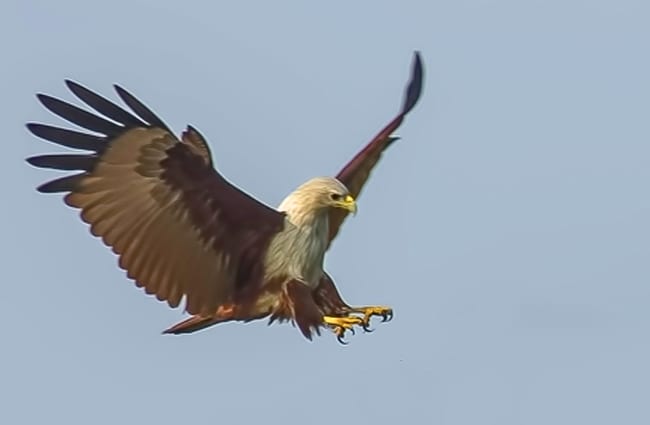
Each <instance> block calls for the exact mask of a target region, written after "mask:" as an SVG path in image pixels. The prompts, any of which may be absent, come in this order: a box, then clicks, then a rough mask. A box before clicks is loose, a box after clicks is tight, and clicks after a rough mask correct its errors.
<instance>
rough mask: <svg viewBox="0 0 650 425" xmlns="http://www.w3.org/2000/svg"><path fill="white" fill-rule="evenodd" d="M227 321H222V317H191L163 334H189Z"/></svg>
mask: <svg viewBox="0 0 650 425" xmlns="http://www.w3.org/2000/svg"><path fill="white" fill-rule="evenodd" d="M228 320H229V319H224V318H223V317H214V316H207V317H206V316H192V317H190V318H189V319H186V320H183V321H182V322H180V323H177V324H175V325H174V326H172V327H171V328H169V329H166V330H164V331H163V334H174V335H180V334H189V333H192V332H196V331H200V330H201V329H205V328H208V327H210V326H212V325H216V324H217V323H222V322H227V321H228Z"/></svg>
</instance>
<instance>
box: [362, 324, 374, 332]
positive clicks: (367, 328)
mask: <svg viewBox="0 0 650 425" xmlns="http://www.w3.org/2000/svg"><path fill="white" fill-rule="evenodd" d="M362 328H363V330H364V331H365V332H368V333H370V332H374V331H375V330H374V329H370V323H368V324H364V325H363V326H362Z"/></svg>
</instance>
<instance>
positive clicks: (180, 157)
mask: <svg viewBox="0 0 650 425" xmlns="http://www.w3.org/2000/svg"><path fill="white" fill-rule="evenodd" d="M66 84H67V86H68V88H69V89H70V90H71V91H72V92H73V93H74V94H75V95H76V96H77V97H78V98H79V99H81V100H82V101H83V102H85V103H86V104H87V105H88V106H90V107H91V108H93V109H94V110H95V111H96V112H98V113H100V114H101V115H103V116H104V117H105V118H104V117H101V116H99V115H95V114H93V113H90V112H87V111H85V110H83V109H80V108H78V107H76V106H73V105H71V104H68V103H66V102H63V101H61V100H59V99H56V98H53V97H50V96H47V95H43V94H40V95H38V98H39V100H40V101H41V103H42V104H43V105H44V106H45V107H46V108H47V109H49V110H50V111H51V112H53V113H54V114H56V115H59V116H60V117H62V118H64V119H66V120H68V121H70V122H72V123H74V124H76V125H78V126H80V127H82V128H85V129H86V130H90V131H91V132H94V133H99V135H95V134H91V133H85V132H77V131H73V130H68V129H63V128H58V127H52V126H49V125H44V124H36V123H30V124H27V127H28V129H29V130H30V131H31V132H32V133H33V134H35V135H36V136H39V137H40V138H43V139H45V140H48V141H50V142H54V143H57V144H59V145H62V146H67V147H70V148H74V149H81V150H85V151H90V153H88V154H72V155H70V154H65V155H59V154H57V155H42V156H35V157H31V158H28V159H27V161H28V162H29V163H30V164H32V165H34V166H36V167H41V168H53V169H58V170H78V171H80V172H79V173H77V174H73V175H69V176H65V177H62V178H58V179H56V180H52V181H50V182H47V183H45V184H43V185H41V186H39V188H38V190H39V191H40V192H45V193H55V192H62V193H65V196H64V201H65V203H66V204H67V205H69V206H71V207H73V208H78V209H80V215H81V218H82V220H83V221H84V222H86V223H88V224H89V225H90V230H91V232H92V234H93V235H95V236H98V237H100V238H101V239H102V240H103V242H104V243H105V244H106V245H108V246H109V247H111V248H112V249H113V251H114V252H115V253H116V254H117V255H118V256H119V265H120V267H121V268H123V269H125V270H126V272H127V275H128V277H129V278H131V279H133V280H134V281H135V282H136V284H137V286H139V287H143V288H144V290H145V291H146V293H148V294H155V296H156V297H157V298H158V299H159V300H161V301H166V302H167V303H168V304H169V305H170V306H171V307H176V306H178V305H179V304H180V302H181V300H182V299H183V298H185V309H186V310H187V311H188V312H189V313H191V314H210V313H213V312H214V311H216V310H217V308H218V306H219V305H221V304H223V303H224V302H230V301H232V299H233V297H234V296H235V295H236V294H237V291H238V290H240V289H242V288H244V287H251V286H250V285H254V284H255V283H256V282H257V283H259V282H260V281H261V278H262V274H263V261H264V258H263V255H264V252H265V251H266V248H267V246H268V244H269V242H270V240H271V239H272V238H273V236H274V235H275V234H276V233H277V232H279V231H281V230H282V229H283V227H284V223H285V220H284V215H283V214H281V213H279V212H277V211H276V210H274V209H272V208H270V207H267V206H266V205H263V204H262V203H260V202H258V201H256V200H255V199H253V198H252V197H250V196H249V195H247V194H245V193H244V192H242V191H240V190H239V189H237V188H236V187H235V186H233V185H232V184H231V183H229V182H228V181H227V180H226V179H225V178H224V177H223V176H222V175H221V174H219V173H218V172H217V171H216V170H215V169H214V167H213V165H212V159H211V156H210V151H209V148H208V145H207V143H206V142H205V140H204V139H203V137H202V136H201V135H200V134H199V133H198V132H197V131H196V130H195V129H194V128H192V127H188V128H187V130H186V131H185V132H184V133H183V134H182V137H181V139H180V140H179V139H178V138H177V137H175V136H174V135H173V134H172V132H171V131H170V130H169V128H167V126H166V125H165V124H164V123H163V122H162V121H161V120H160V119H159V118H158V117H157V116H156V115H155V114H154V113H153V112H152V111H151V110H149V109H148V108H147V107H146V106H145V105H143V104H142V103H141V102H140V101H139V100H137V99H136V98H135V97H134V96H133V95H131V94H129V93H128V92H127V91H125V90H124V89H122V88H121V87H118V86H115V90H116V91H117V94H118V95H119V97H120V98H121V99H122V101H123V102H124V103H125V104H126V105H127V106H128V107H129V108H130V109H131V111H132V112H129V111H127V110H125V109H123V108H121V107H119V106H117V105H115V104H114V103H112V102H110V101H108V100H106V99H105V98H103V97H100V96H99V95H97V94H96V93H94V92H92V91H90V90H88V89H86V88H84V87H82V86H81V85H79V84H77V83H75V82H72V81H66Z"/></svg>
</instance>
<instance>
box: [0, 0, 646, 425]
mask: <svg viewBox="0 0 650 425" xmlns="http://www.w3.org/2000/svg"><path fill="white" fill-rule="evenodd" d="M228 3H230V4H228V5H223V4H222V2H209V1H202V2H198V1H197V2H180V1H161V0H155V1H154V0H150V1H144V0H139V1H133V0H130V1H122V0H113V1H105V2H89V1H81V0H79V1H70V0H59V1H55V2H53V1H49V0H42V1H33V0H32V1H17V0H4V1H3V2H2V5H1V6H0V51H1V52H2V57H3V65H2V67H1V70H0V75H2V78H1V79H0V93H2V97H1V100H0V105H1V108H2V124H3V132H4V133H3V145H2V146H3V155H2V158H0V165H1V170H2V171H1V173H2V179H1V180H0V181H1V184H2V193H3V197H4V202H3V207H2V208H1V214H2V220H0V226H1V229H0V231H1V234H2V238H1V240H0V250H1V254H2V255H1V256H0V258H2V260H1V261H2V269H3V276H2V281H3V283H2V293H3V296H2V307H1V308H0V321H1V323H2V324H3V330H2V342H1V343H0V347H1V349H0V405H1V406H2V408H0V423H5V424H43V423H62V424H64V423H65V424H100V425H101V424H115V423H124V424H130V423H135V424H137V423H141V424H144V423H155V424H179V423H188V424H191V423H216V424H221V423H223V424H226V423H227V424H234V425H236V424H251V423H285V424H314V425H320V424H332V423H337V422H339V421H344V422H345V423H353V424H370V423H399V424H402V423H404V424H406V423H423V424H424V423H426V424H444V425H456V424H495V425H509V424H513V425H515V424H531V425H532V424H539V425H547V424H555V425H558V424H581V423H583V424H592V425H598V424H613V423H621V424H626V425H632V424H648V423H650V404H649V403H648V396H649V394H650V362H649V361H648V359H649V358H650V308H649V307H650V261H649V258H648V257H649V255H650V245H649V244H650V242H649V241H650V224H649V220H648V216H649V214H650V197H649V196H648V183H649V182H650V166H649V163H650V77H649V76H650V56H649V55H648V42H649V40H650V25H648V17H649V16H650V4H649V3H648V2H645V1H641V0H638V1H585V0H583V1H576V0H562V1H497V0H494V1H489V0H483V1H464V0H458V1H453V2H451V1H449V2H440V1H406V0H401V1H399V2H398V1H381V0H373V1H370V0H367V1H366V0H363V1H362V0H360V1H354V2H350V1H338V0H335V1H328V2H311V1H305V0H302V1H297V0H296V1H273V2H262V1H258V2H252V1H239V2H228ZM415 49H418V50H421V51H422V55H423V58H424V61H425V66H426V81H425V91H424V94H423V97H422V99H421V102H420V104H419V105H418V106H417V107H416V109H415V110H414V111H413V112H412V114H411V115H410V116H409V117H408V119H407V120H406V122H405V124H404V125H403V127H402V128H401V129H400V130H399V134H400V135H401V136H402V137H403V139H402V140H401V141H400V142H399V143H396V144H395V145H393V146H392V147H391V148H390V150H389V151H388V152H387V155H385V156H384V158H383V160H382V162H381V163H380V164H379V166H378V167H377V168H376V170H375V172H374V174H373V177H372V179H371V180H370V182H369V184H368V186H367V187H366V190H365V192H364V193H363V195H362V196H361V198H360V199H359V214H358V215H357V216H356V218H354V219H351V220H348V221H346V223H345V226H344V231H343V232H342V233H341V234H340V236H339V237H338V239H337V240H336V243H335V244H334V246H333V250H332V251H331V252H330V253H329V255H328V257H327V268H328V270H329V271H330V272H331V273H332V274H333V276H334V278H335V279H336V281H337V284H338V286H339V288H340V289H341V291H342V293H343V295H344V297H345V298H346V299H347V300H348V301H349V302H350V303H353V304H373V303H379V304H389V305H391V306H393V307H394V309H395V319H394V320H393V321H392V322H390V323H388V324H380V323H378V322H377V323H376V326H375V329H376V330H375V332H374V333H372V334H360V333H357V335H356V336H355V337H353V338H351V339H350V345H348V346H346V347H342V346H340V345H339V344H338V343H337V342H336V339H335V338H334V336H333V335H330V334H327V333H326V334H325V335H324V336H323V337H321V338H319V339H316V340H315V341H314V342H311V343H310V342H307V341H306V340H305V339H304V338H303V337H302V336H301V335H300V333H299V332H298V331H297V330H296V329H295V328H293V327H292V326H290V325H283V326H278V325H274V326H271V327H267V325H266V321H261V322H256V323H251V324H247V325H242V324H226V325H222V326H218V327H214V328H211V329H210V330H208V331H205V332H201V333H198V334H194V335H191V336H184V337H173V336H163V335H161V334H160V332H161V331H162V330H163V329H165V328H166V327H168V326H169V325H171V324H173V323H175V322H177V321H179V320H181V319H182V318H183V317H184V316H183V314H182V310H181V309H178V310H171V309H169V308H167V307H166V305H164V304H162V303H159V302H157V301H156V300H155V299H153V298H151V297H147V296H145V295H144V294H143V293H142V292H141V291H140V290H138V289H136V288H135V287H134V285H132V284H131V283H130V281H128V280H127V279H126V277H125V274H124V272H123V271H121V270H120V269H118V267H117V266H116V265H117V260H116V258H115V256H114V255H113V254H112V253H111V252H110V251H109V249H107V248H106V247H104V246H103V245H102V244H101V243H100V242H99V241H98V240H97V239H94V238H93V237H92V236H91V235H90V233H89V232H88V230H87V228H86V226H85V225H84V224H83V223H81V221H80V220H79V219H78V213H77V212H76V211H74V210H71V209H69V208H67V207H65V206H64V205H63V203H62V202H61V200H60V196H58V195H53V196H46V195H42V194H38V193H37V192H36V191H35V190H34V188H35V186H37V185H38V184H40V183H42V182H44V181H47V180H49V179H51V178H52V177H53V176H55V175H57V174H56V173H55V172H53V171H47V170H39V169H35V168H32V167H29V166H28V165H27V164H26V163H25V162H24V158H25V157H27V156H30V155H33V154H38V153H45V152H57V151H59V150H58V149H57V147H56V146H55V145H50V144H48V143H46V142H42V141H40V140H39V139H37V138H35V137H32V136H31V135H30V134H28V132H27V131H26V130H25V128H24V123H25V122H28V121H40V122H46V123H50V124H63V123H64V122H63V121H61V120H59V119H57V118H56V117H54V116H53V115H51V114H50V113H48V112H47V111H46V110H45V109H44V108H43V107H42V106H41V105H40V104H39V103H38V102H37V101H36V99H35V97H34V94H35V93H37V92H45V93H49V94H52V95H54V96H58V97H62V98H64V99H67V100H72V99H74V97H73V96H72V95H71V94H69V93H68V92H67V90H66V88H65V86H64V84H63V80H64V79H65V78H72V79H75V80H77V81H79V82H81V83H83V84H85V85H87V86H89V87H90V88H92V89H93V90H96V91H98V92H100V93H102V94H104V95H108V96H109V97H110V98H111V99H116V96H115V94H114V92H113V91H112V86H111V85H112V84H113V83H120V84H122V85H123V86H124V87H126V88H127V89H129V90H130V91H132V92H133V93H134V94H135V95H136V96H138V97H139V98H140V99H142V100H143V101H144V102H145V103H146V104H147V105H149V106H150V107H151V108H152V109H153V110H155V111H156V112H157V113H158V114H159V115H160V116H161V117H162V118H163V119H164V120H165V121H166V122H167V123H168V124H169V125H170V126H171V127H172V128H173V129H175V130H176V131H177V132H180V131H181V130H182V129H183V128H184V127H185V125H186V124H188V123H189V124H192V125H194V126H196V127H197V128H198V129H199V130H200V131H201V132H202V133H203V134H204V135H205V136H206V137H207V138H208V140H209V142H210V144H211V147H212V152H213V155H214V158H215V161H216V163H217V166H218V168H219V169H220V170H221V171H222V172H223V173H224V174H225V175H226V176H227V177H228V178H229V179H231V180H232V181H233V182H235V183H236V184H237V185H239V186H241V187H242V188H244V189H245V190H246V191H248V192H249V193H251V194H253V195H254V196H256V197H259V198H260V199H261V200H263V201H264V202H267V203H269V204H271V205H277V204H278V203H279V202H280V201H281V199H282V198H283V197H284V196H285V195H286V194H287V193H289V192H290V191H291V190H293V189H294V188H295V187H296V186H297V185H298V184H300V183H302V182H303V181H304V180H306V179H307V178H310V177H312V176H315V175H323V174H326V175H328V174H329V175H332V174H335V173H336V172H337V171H338V170H339V169H340V168H341V167H342V166H343V165H344V164H345V163H346V162H347V161H348V160H349V159H350V158H351V157H352V156H353V155H354V154H355V153H356V152H357V151H358V150H359V149H360V148H361V147H362V146H363V145H364V144H365V143H366V142H367V141H368V140H369V139H370V138H371V137H372V136H373V135H374V134H375V133H376V132H377V131H378V130H379V129H380V128H381V127H383V126H384V125H385V124H386V123H387V122H388V120H390V119H391V118H392V117H393V115H394V114H395V113H396V112H397V110H398V108H399V106H400V104H401V100H402V93H403V89H404V85H405V83H406V81H407V79H408V75H409V69H410V64H411V59H412V52H413V50H415Z"/></svg>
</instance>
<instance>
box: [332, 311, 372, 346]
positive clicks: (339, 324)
mask: <svg viewBox="0 0 650 425" xmlns="http://www.w3.org/2000/svg"><path fill="white" fill-rule="evenodd" d="M323 322H324V323H326V324H327V325H329V326H330V327H331V328H332V330H334V333H335V334H336V339H338V341H339V342H340V343H341V344H346V342H344V341H343V338H344V337H345V331H348V330H349V331H350V332H352V334H353V335H354V325H358V326H363V319H362V318H361V317H357V316H343V317H336V316H323Z"/></svg>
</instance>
